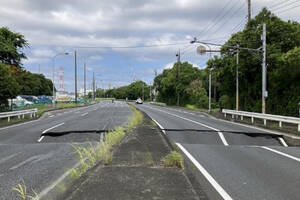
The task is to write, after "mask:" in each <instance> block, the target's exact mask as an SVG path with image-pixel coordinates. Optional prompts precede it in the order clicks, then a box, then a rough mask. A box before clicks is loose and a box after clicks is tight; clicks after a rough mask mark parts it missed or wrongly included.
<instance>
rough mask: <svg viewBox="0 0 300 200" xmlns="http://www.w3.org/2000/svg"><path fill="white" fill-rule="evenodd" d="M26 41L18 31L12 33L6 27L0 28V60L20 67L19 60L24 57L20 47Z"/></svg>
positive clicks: (25, 44) (22, 46)
mask: <svg viewBox="0 0 300 200" xmlns="http://www.w3.org/2000/svg"><path fill="white" fill-rule="evenodd" d="M27 46H28V43H27V41H26V40H25V38H24V36H23V35H21V34H20V33H14V32H12V31H10V30H9V29H8V28H6V27H2V28H0V61H1V62H2V63H4V64H7V65H11V66H16V67H18V68H20V67H21V60H22V59H26V56H25V54H24V53H23V52H22V49H23V48H25V47H27Z"/></svg>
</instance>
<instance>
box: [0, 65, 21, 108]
mask: <svg viewBox="0 0 300 200" xmlns="http://www.w3.org/2000/svg"><path fill="white" fill-rule="evenodd" d="M19 90H20V86H19V84H18V82H17V80H16V77H15V76H14V75H13V72H12V70H11V68H10V67H9V66H8V65H5V64H2V63H0V108H1V109H3V108H5V107H7V105H8V102H7V99H10V98H14V97H15V96H16V95H17V94H18V92H19Z"/></svg>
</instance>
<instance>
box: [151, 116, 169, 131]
mask: <svg viewBox="0 0 300 200" xmlns="http://www.w3.org/2000/svg"><path fill="white" fill-rule="evenodd" d="M152 120H153V121H154V122H155V123H156V124H157V126H158V127H159V128H160V129H164V127H162V125H160V124H159V123H158V122H157V121H156V120H155V119H152ZM161 131H162V132H163V133H164V134H165V135H166V131H165V130H161Z"/></svg>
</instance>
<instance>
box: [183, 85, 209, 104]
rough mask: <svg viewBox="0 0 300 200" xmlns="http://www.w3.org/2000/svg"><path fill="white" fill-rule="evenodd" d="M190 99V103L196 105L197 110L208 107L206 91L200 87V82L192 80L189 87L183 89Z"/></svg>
mask: <svg viewBox="0 0 300 200" xmlns="http://www.w3.org/2000/svg"><path fill="white" fill-rule="evenodd" d="M185 91H186V93H187V94H188V95H189V97H190V103H191V104H194V105H196V106H197V107H198V108H207V107H208V97H207V93H206V90H205V89H204V88H203V87H202V81H201V80H194V81H192V82H191V83H190V85H189V87H188V88H186V89H185Z"/></svg>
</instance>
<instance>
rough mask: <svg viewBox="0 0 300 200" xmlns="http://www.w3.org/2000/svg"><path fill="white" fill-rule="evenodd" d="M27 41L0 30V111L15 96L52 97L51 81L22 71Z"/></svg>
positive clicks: (15, 34)
mask: <svg viewBox="0 0 300 200" xmlns="http://www.w3.org/2000/svg"><path fill="white" fill-rule="evenodd" d="M27 46H28V44H27V41H26V40H25V39H24V36H23V35H21V34H19V33H13V32H11V31H10V30H9V29H8V28H5V27H3V28H0V109H1V110H3V109H7V105H8V102H7V99H11V98H14V97H16V96H17V95H35V96H37V95H52V81H51V80H49V79H46V78H45V76H44V75H42V74H33V73H30V72H28V71H26V70H23V69H22V67H21V66H22V63H21V60H22V59H26V56H25V54H24V53H23V52H22V50H23V48H25V47H27Z"/></svg>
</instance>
